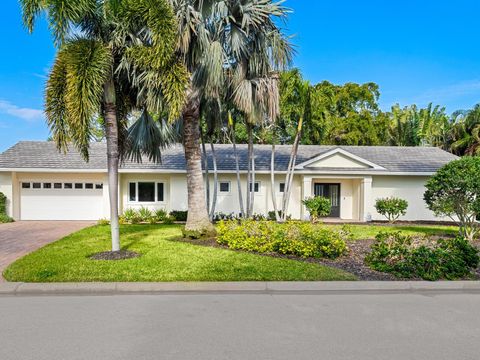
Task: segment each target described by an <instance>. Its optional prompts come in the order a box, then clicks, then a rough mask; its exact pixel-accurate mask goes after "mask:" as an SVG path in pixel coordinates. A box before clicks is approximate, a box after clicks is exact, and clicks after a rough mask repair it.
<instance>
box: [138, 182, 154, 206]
mask: <svg viewBox="0 0 480 360" xmlns="http://www.w3.org/2000/svg"><path fill="white" fill-rule="evenodd" d="M154 201H155V183H153V182H139V183H138V202H154Z"/></svg>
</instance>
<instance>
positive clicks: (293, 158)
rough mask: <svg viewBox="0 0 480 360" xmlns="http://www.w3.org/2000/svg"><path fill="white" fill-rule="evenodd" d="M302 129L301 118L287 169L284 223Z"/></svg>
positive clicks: (283, 207)
mask: <svg viewBox="0 0 480 360" xmlns="http://www.w3.org/2000/svg"><path fill="white" fill-rule="evenodd" d="M302 128H303V117H300V120H299V121H298V127H297V134H296V135H295V141H294V142H293V146H292V153H291V155H290V161H289V164H288V169H287V176H286V181H285V191H284V193H283V206H282V221H285V220H286V219H287V216H288V215H287V213H288V206H289V203H290V196H291V193H292V183H293V175H294V172H295V164H296V162H297V154H298V145H299V144H300V138H301V135H302Z"/></svg>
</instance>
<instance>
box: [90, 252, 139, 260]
mask: <svg viewBox="0 0 480 360" xmlns="http://www.w3.org/2000/svg"><path fill="white" fill-rule="evenodd" d="M138 257H140V254H139V253H136V252H133V251H128V250H120V251H104V252H101V253H98V254H93V255H92V256H90V259H91V260H126V259H134V258H138Z"/></svg>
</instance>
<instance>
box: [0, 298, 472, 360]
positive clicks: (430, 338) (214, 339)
mask: <svg viewBox="0 0 480 360" xmlns="http://www.w3.org/2000/svg"><path fill="white" fill-rule="evenodd" d="M479 358H480V295H479V294H466V293H458V294H436V295H432V294H428V293H425V294H423V295H422V294H412V293H407V294H338V295H334V294H329V295H325V294H323V295H312V294H304V295H268V294H248V295H247V294H245V295H241V294H237V295H221V294H217V295H209V294H196V295H126V296H40V297H0V359H2V360H10V359H12V360H22V359H35V360H42V359H48V360H54V359H61V360H67V359H101V360H108V359H128V360H138V359H155V360H158V359H162V360H163V359H182V360H183V359H187V360H188V359H194V360H202V359H208V360H214V359H221V360H226V359H242V360H246V359H254V360H257V359H275V360H280V359H295V360H298V359H309V360H310V359H325V360H336V359H352V360H353V359H354V360H362V359H369V360H374V359H382V360H386V359H389V360H395V359H402V360H405V359H408V360H409V359H422V360H423V359H426V360H428V359H435V360H440V359H448V360H452V359H454V360H462V359H475V360H477V359H479Z"/></svg>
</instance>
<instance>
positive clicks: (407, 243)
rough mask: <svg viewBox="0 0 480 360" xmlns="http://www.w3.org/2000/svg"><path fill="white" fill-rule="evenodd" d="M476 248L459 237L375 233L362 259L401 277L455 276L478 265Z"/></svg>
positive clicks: (456, 277)
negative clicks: (433, 237) (375, 235)
mask: <svg viewBox="0 0 480 360" xmlns="http://www.w3.org/2000/svg"><path fill="white" fill-rule="evenodd" d="M479 260H480V259H479V256H478V250H477V249H476V248H475V247H474V246H472V245H471V244H470V243H469V242H468V240H466V239H465V238H463V237H457V238H455V239H446V240H444V239H439V240H431V239H426V238H423V239H416V238H413V237H411V236H407V235H403V234H402V233H401V232H395V233H384V232H382V233H379V234H378V235H377V237H376V241H375V243H374V244H373V245H372V247H371V253H370V254H368V255H367V257H366V258H365V262H366V263H367V264H368V265H369V266H370V267H371V268H372V269H374V270H377V271H382V272H388V273H392V274H394V275H395V276H398V277H402V278H422V279H425V280H432V281H433V280H439V279H448V280H453V279H459V278H463V277H466V276H468V275H470V274H471V272H472V270H474V269H476V268H477V266H478V264H479Z"/></svg>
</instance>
